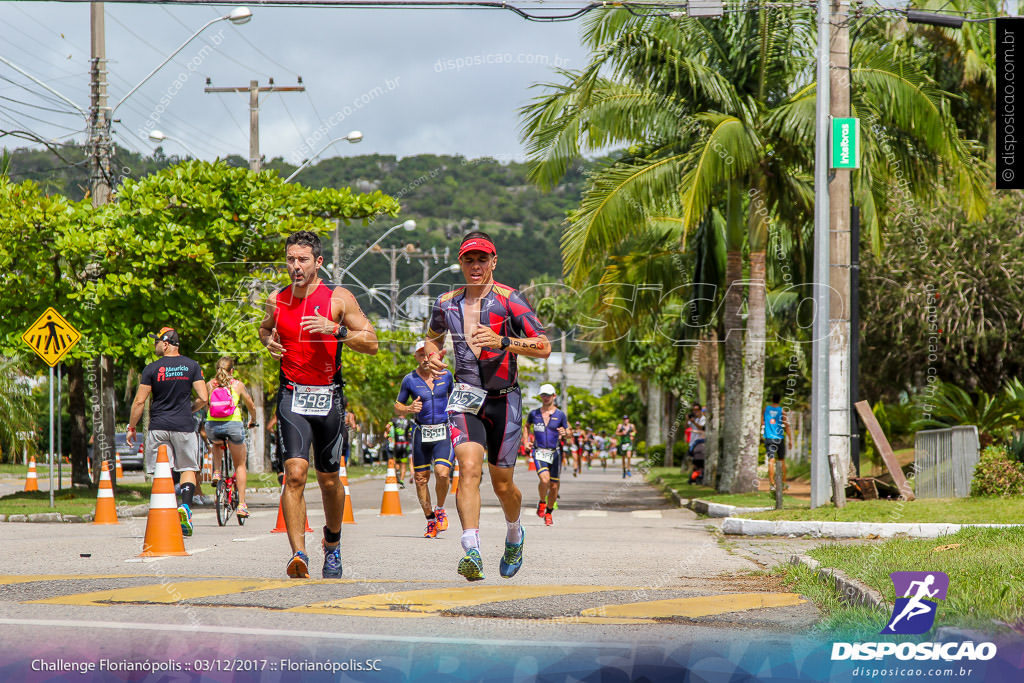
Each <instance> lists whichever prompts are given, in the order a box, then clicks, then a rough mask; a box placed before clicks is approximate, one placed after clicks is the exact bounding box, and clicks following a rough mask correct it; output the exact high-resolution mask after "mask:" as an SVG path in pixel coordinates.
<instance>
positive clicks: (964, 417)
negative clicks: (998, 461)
mask: <svg viewBox="0 0 1024 683" xmlns="http://www.w3.org/2000/svg"><path fill="white" fill-rule="evenodd" d="M932 386H934V387H935V388H934V390H933V391H928V390H926V391H924V392H922V393H920V394H918V396H917V400H918V405H919V406H920V408H921V412H922V413H923V416H922V418H921V419H919V420H918V421H917V422H915V424H914V426H915V429H935V428H939V429H942V428H944V427H954V426H956V425H976V426H977V427H978V439H979V440H980V441H981V445H982V446H987V445H989V444H991V443H992V442H993V441H994V440H995V439H996V438H997V437H998V436H999V435H1000V434H1001V433H1002V432H1004V431H1005V430H1007V429H1008V428H1010V427H1012V426H1014V425H1015V424H1017V421H1018V415H1019V414H1020V410H1021V403H1020V400H1021V397H1020V396H1019V395H1018V393H1017V392H1016V390H1015V387H1014V386H1013V385H1012V384H1011V385H1010V386H1008V387H1004V389H1003V390H1002V391H999V392H997V393H996V394H994V395H991V396H990V395H989V394H987V393H985V392H984V391H978V392H977V394H976V395H975V396H972V395H971V394H969V393H967V392H966V391H964V390H963V389H961V388H960V387H958V386H956V385H955V384H950V383H948V382H936V383H935V384H934V385H932ZM925 416H927V417H925Z"/></svg>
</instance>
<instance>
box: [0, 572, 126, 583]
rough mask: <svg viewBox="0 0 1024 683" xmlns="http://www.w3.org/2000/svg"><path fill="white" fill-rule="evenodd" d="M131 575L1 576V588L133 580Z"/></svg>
mask: <svg viewBox="0 0 1024 683" xmlns="http://www.w3.org/2000/svg"><path fill="white" fill-rule="evenodd" d="M131 578H134V577H133V576H132V575H131V574H0V586H6V585H10V584H15V583H32V582H33V581H78V580H83V579H131Z"/></svg>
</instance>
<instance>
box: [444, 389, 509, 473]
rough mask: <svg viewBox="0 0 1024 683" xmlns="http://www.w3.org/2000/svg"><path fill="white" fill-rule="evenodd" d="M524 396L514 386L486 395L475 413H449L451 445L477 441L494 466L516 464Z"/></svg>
mask: <svg viewBox="0 0 1024 683" xmlns="http://www.w3.org/2000/svg"><path fill="white" fill-rule="evenodd" d="M522 404H523V398H522V395H521V394H520V393H519V389H518V388H516V389H514V390H512V391H510V392H508V393H507V394H503V395H500V396H491V395H488V396H487V398H486V399H485V400H484V404H483V406H481V408H480V412H479V414H477V415H472V414H469V413H452V414H451V422H450V429H451V431H452V445H453V446H455V447H456V448H458V447H459V446H460V445H461V444H464V443H466V442H468V441H472V442H474V443H478V444H480V445H481V446H483V447H484V449H485V450H486V452H487V462H489V463H490V464H492V465H494V466H495V467H502V468H506V469H508V468H511V467H515V466H516V454H517V453H518V452H519V441H520V437H521V435H522V432H523V407H522Z"/></svg>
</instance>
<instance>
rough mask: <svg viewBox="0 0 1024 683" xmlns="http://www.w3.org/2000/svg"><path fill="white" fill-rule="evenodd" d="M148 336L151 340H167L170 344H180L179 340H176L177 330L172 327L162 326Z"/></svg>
mask: <svg viewBox="0 0 1024 683" xmlns="http://www.w3.org/2000/svg"><path fill="white" fill-rule="evenodd" d="M150 337H152V338H153V341H162V342H167V343H168V344H170V345H171V346H181V342H180V341H179V340H178V331H177V330H175V329H174V328H173V327H162V328H160V331H159V332H157V333H156V334H151V335H150Z"/></svg>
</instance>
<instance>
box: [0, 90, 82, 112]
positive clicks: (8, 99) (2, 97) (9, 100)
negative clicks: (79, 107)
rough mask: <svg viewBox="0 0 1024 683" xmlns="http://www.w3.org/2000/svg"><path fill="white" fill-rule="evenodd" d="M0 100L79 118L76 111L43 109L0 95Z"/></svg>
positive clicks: (42, 107)
mask: <svg viewBox="0 0 1024 683" xmlns="http://www.w3.org/2000/svg"><path fill="white" fill-rule="evenodd" d="M0 100H7V101H8V102H14V103H16V104H21V105H24V106H26V107H34V108H35V109H42V110H44V111H52V112H53V113H55V114H65V115H71V116H80V114H79V113H78V112H77V111H72V110H70V109H54V108H53V107H44V106H43V105H41V104H32V103H31V102H22V101H21V100H16V99H14V98H13V97H5V96H4V95H0Z"/></svg>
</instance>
